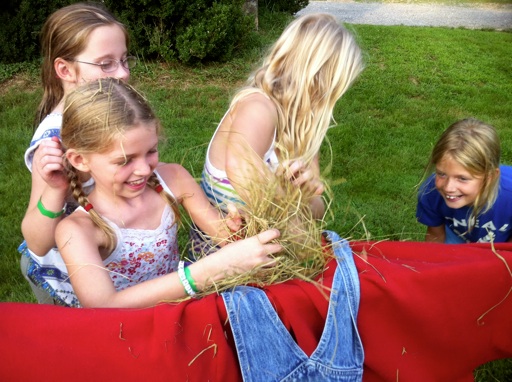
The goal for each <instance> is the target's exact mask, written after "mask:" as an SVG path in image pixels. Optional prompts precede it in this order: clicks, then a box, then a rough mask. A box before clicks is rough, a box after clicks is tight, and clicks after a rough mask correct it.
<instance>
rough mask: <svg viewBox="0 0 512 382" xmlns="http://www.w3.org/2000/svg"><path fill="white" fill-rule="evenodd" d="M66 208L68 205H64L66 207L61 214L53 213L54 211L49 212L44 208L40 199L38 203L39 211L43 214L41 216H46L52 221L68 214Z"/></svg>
mask: <svg viewBox="0 0 512 382" xmlns="http://www.w3.org/2000/svg"><path fill="white" fill-rule="evenodd" d="M66 206H67V204H66V203H64V207H62V210H60V211H59V212H53V211H49V210H47V209H46V208H44V206H43V202H42V201H41V198H39V200H38V202H37V209H38V210H39V212H41V215H44V216H46V217H48V218H50V219H55V218H58V217H59V216H61V215H62V214H63V213H64V212H66Z"/></svg>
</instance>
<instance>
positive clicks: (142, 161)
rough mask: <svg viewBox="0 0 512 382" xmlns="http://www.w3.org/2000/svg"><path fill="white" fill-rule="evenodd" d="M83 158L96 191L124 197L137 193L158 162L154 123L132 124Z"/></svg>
mask: <svg viewBox="0 0 512 382" xmlns="http://www.w3.org/2000/svg"><path fill="white" fill-rule="evenodd" d="M86 161H87V165H88V168H89V170H90V173H91V176H92V177H93V178H94V181H95V189H96V190H97V191H98V192H102V193H106V195H116V196H117V197H123V198H128V199H130V198H134V197H136V196H139V195H141V194H142V193H143V192H144V190H145V188H146V183H147V180H148V178H149V176H150V175H151V174H152V173H153V170H154V169H155V167H156V166H157V164H158V136H157V134H156V127H155V125H153V124H150V125H138V126H136V127H133V128H132V129H130V130H128V131H126V132H125V133H124V135H123V136H122V137H120V138H119V139H116V140H115V141H114V142H113V144H112V145H111V146H110V149H109V150H107V151H106V152H104V153H94V154H88V155H87V156H86Z"/></svg>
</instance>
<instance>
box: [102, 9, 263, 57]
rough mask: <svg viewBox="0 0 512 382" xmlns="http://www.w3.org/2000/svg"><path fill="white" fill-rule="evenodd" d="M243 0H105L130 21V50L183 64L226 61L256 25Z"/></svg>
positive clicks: (117, 13)
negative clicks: (178, 61)
mask: <svg viewBox="0 0 512 382" xmlns="http://www.w3.org/2000/svg"><path fill="white" fill-rule="evenodd" d="M243 3H244V2H243V0H235V1H232V0H218V1H213V0H195V1H190V0H181V1H180V0H177V1H171V0H160V1H157V0H142V1H140V2H138V3H137V4H133V1H131V0H123V1H114V0H105V5H106V6H107V8H108V9H110V10H111V11H112V12H113V13H114V14H116V15H117V16H118V17H119V19H120V20H121V21H123V22H124V23H125V24H126V25H128V26H129V29H130V35H131V37H132V47H131V50H132V51H133V52H135V53H136V54H138V55H139V56H143V57H145V58H148V59H151V58H159V59H163V60H165V61H172V60H176V59H179V60H180V61H181V62H184V63H197V62H206V61H212V60H227V59H230V58H231V57H232V55H233V51H234V50H235V48H240V46H242V45H243V44H244V41H246V40H247V39H249V37H250V35H251V33H252V32H253V30H254V21H253V20H252V18H251V17H249V16H247V15H245V14H244V13H243V11H242V5H243Z"/></svg>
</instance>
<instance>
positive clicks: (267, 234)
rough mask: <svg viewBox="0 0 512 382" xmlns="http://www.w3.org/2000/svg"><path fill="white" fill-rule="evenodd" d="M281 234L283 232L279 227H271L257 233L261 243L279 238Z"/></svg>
mask: <svg viewBox="0 0 512 382" xmlns="http://www.w3.org/2000/svg"><path fill="white" fill-rule="evenodd" d="M279 236H281V232H279V230H278V229H269V230H266V231H263V232H260V233H259V234H257V235H256V238H257V239H258V241H259V242H260V243H261V244H267V243H268V242H269V241H272V240H274V239H277V238H278V237H279Z"/></svg>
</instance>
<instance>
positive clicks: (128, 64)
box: [71, 56, 137, 73]
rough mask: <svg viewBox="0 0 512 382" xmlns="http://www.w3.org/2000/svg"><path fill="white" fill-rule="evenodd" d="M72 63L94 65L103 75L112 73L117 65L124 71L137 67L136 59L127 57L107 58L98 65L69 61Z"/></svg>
mask: <svg viewBox="0 0 512 382" xmlns="http://www.w3.org/2000/svg"><path fill="white" fill-rule="evenodd" d="M71 61H74V62H80V63H81V64H89V65H96V66H99V67H100V68H101V70H103V72H105V73H112V72H115V71H116V70H117V68H119V64H121V65H123V68H125V69H132V68H134V67H135V65H137V57H135V56H128V57H126V58H123V59H122V60H114V59H113V58H107V59H106V60H103V61H101V62H100V63H95V62H85V61H79V60H71Z"/></svg>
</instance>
